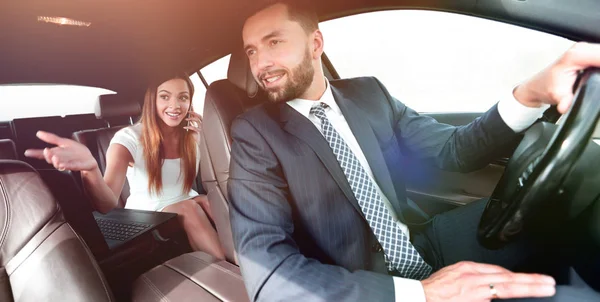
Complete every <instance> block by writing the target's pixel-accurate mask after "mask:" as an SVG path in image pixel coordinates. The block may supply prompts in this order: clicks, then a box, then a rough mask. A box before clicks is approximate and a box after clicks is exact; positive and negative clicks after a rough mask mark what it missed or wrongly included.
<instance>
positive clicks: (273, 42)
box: [271, 40, 281, 46]
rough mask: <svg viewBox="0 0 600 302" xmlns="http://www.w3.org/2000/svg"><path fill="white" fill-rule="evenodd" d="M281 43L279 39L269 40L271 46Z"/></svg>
mask: <svg viewBox="0 0 600 302" xmlns="http://www.w3.org/2000/svg"><path fill="white" fill-rule="evenodd" d="M279 43H281V41H280V40H271V46H275V45H277V44H279Z"/></svg>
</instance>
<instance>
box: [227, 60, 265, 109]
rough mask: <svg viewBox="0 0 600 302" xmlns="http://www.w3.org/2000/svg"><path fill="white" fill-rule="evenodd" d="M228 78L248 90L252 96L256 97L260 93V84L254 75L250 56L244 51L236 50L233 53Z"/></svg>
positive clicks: (249, 95)
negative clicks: (249, 60)
mask: <svg viewBox="0 0 600 302" xmlns="http://www.w3.org/2000/svg"><path fill="white" fill-rule="evenodd" d="M227 79H228V80H229V81H230V82H231V83H233V84H234V85H235V86H237V87H239V88H241V89H242V90H244V91H246V93H247V94H248V97H250V98H253V97H255V96H256V94H257V93H258V84H257V83H256V81H255V80H254V77H253V76H252V71H251V70H250V64H249V63H248V57H247V56H246V54H245V53H244V52H243V51H235V52H233V53H232V54H231V58H230V59H229V69H228V70H227Z"/></svg>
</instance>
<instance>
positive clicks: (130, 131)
mask: <svg viewBox="0 0 600 302" xmlns="http://www.w3.org/2000/svg"><path fill="white" fill-rule="evenodd" d="M141 135H142V124H140V123H137V124H135V125H131V126H127V127H124V128H121V129H120V130H119V131H117V132H116V133H115V136H121V137H126V138H132V139H135V140H138V139H139V138H140V136H141Z"/></svg>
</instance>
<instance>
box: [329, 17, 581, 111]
mask: <svg viewBox="0 0 600 302" xmlns="http://www.w3.org/2000/svg"><path fill="white" fill-rule="evenodd" d="M320 28H321V31H322V32H323V35H324V40H325V52H326V53H327V56H328V57H329V59H330V60H331V62H332V64H333V66H334V68H335V69H336V70H337V72H338V73H339V75H340V77H341V78H350V77H358V76H375V77H377V78H378V79H379V80H380V81H381V82H382V83H383V84H384V85H385V86H386V87H387V89H388V90H389V91H390V93H391V95H392V96H394V97H396V98H397V99H398V100H400V101H402V102H404V103H405V104H407V105H408V106H409V107H411V108H413V109H415V110H417V111H419V112H483V111H486V110H487V109H489V107H490V106H492V105H493V104H494V103H496V102H497V101H499V99H500V98H502V97H506V96H509V97H510V91H512V88H513V87H514V86H515V85H517V84H518V83H519V82H520V81H523V80H525V79H526V78H528V77H530V76H532V75H534V74H535V73H536V72H539V71H540V70H541V69H543V68H544V67H545V66H547V65H549V64H550V63H552V61H553V60H555V59H556V58H557V57H558V56H559V55H560V54H561V53H563V52H564V51H565V50H566V49H568V48H569V47H570V46H571V45H572V44H573V42H572V41H569V40H567V39H564V38H561V37H557V36H553V35H550V34H546V33H542V32H538V31H534V30H530V29H526V28H522V27H518V26H513V25H509V24H505V23H501V22H496V21H491V20H487V19H482V18H476V17H471V16H466V15H460V14H453V13H444V12H433V11H416V10H395V11H380V12H372V13H365V14H359V15H353V16H348V17H344V18H339V19H334V20H331V21H326V22H322V23H321V24H320Z"/></svg>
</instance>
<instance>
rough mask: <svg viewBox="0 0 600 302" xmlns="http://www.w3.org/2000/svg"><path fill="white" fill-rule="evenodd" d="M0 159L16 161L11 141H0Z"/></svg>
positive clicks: (15, 152) (16, 157)
mask: <svg viewBox="0 0 600 302" xmlns="http://www.w3.org/2000/svg"><path fill="white" fill-rule="evenodd" d="M0 159H18V156H17V147H16V146H15V142H13V141H12V140H11V139H0Z"/></svg>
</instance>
